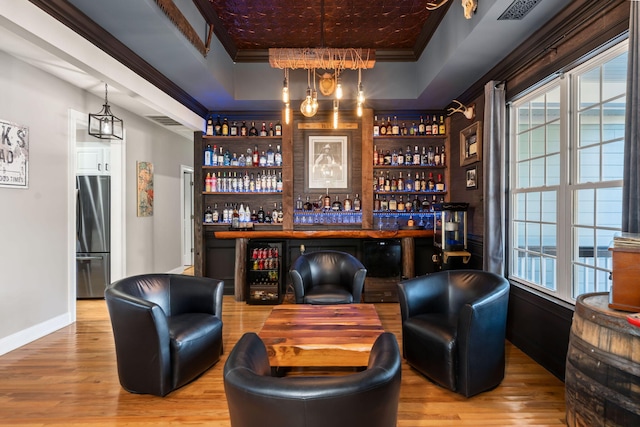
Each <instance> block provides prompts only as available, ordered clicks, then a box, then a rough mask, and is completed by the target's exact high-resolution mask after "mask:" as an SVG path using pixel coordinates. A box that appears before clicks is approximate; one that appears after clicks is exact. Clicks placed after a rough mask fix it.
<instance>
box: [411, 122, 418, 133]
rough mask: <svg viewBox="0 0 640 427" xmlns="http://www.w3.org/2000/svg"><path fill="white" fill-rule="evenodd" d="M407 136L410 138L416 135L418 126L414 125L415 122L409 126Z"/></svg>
mask: <svg viewBox="0 0 640 427" xmlns="http://www.w3.org/2000/svg"><path fill="white" fill-rule="evenodd" d="M409 135H411V136H415V135H418V125H417V124H416V122H413V123H412V124H411V129H409Z"/></svg>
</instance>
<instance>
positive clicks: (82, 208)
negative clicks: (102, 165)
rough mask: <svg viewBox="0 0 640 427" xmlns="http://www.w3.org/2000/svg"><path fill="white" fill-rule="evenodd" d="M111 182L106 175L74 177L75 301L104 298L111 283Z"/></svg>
mask: <svg viewBox="0 0 640 427" xmlns="http://www.w3.org/2000/svg"><path fill="white" fill-rule="evenodd" d="M110 200H111V183H110V180H109V177H108V176H95V175H78V176H77V177H76V289H77V297H78V298H104V290H105V287H106V286H107V285H108V284H109V283H110V281H111V259H110V252H111V249H110V245H111V211H110V210H111V207H110Z"/></svg>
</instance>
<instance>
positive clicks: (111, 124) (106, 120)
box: [89, 83, 124, 139]
mask: <svg viewBox="0 0 640 427" xmlns="http://www.w3.org/2000/svg"><path fill="white" fill-rule="evenodd" d="M122 125H123V123H122V119H119V118H117V117H116V116H114V115H113V114H112V113H111V108H110V107H109V101H108V100H107V84H106V83H105V85H104V104H103V105H102V110H100V112H99V113H96V114H89V135H91V136H95V137H96V138H99V139H122V138H123V135H124V134H123V130H122Z"/></svg>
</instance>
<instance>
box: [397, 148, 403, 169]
mask: <svg viewBox="0 0 640 427" xmlns="http://www.w3.org/2000/svg"><path fill="white" fill-rule="evenodd" d="M402 165H404V152H403V151H402V147H400V148H399V149H398V166H402Z"/></svg>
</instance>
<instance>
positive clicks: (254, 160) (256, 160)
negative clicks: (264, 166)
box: [251, 145, 260, 167]
mask: <svg viewBox="0 0 640 427" xmlns="http://www.w3.org/2000/svg"><path fill="white" fill-rule="evenodd" d="M251 164H252V165H253V167H258V166H260V152H259V151H258V146H257V145H256V146H254V148H253V154H252V155H251Z"/></svg>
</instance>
